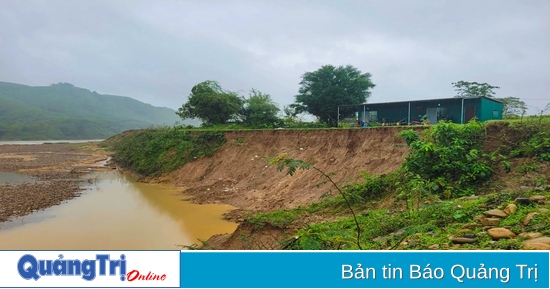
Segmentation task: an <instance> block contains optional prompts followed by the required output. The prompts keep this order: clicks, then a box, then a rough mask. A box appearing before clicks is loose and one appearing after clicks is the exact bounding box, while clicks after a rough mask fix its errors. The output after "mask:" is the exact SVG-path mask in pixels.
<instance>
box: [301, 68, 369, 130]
mask: <svg viewBox="0 0 550 289" xmlns="http://www.w3.org/2000/svg"><path fill="white" fill-rule="evenodd" d="M371 76H372V75H371V74H370V73H361V71H359V70H358V69H357V68H355V67H353V66H351V65H347V66H338V67H335V66H332V65H324V66H322V67H321V68H320V69H318V70H316V71H313V72H306V73H304V74H303V75H302V81H301V82H300V89H299V91H298V95H296V101H295V103H294V104H293V107H295V108H296V109H297V112H298V113H301V112H308V113H310V114H312V115H314V116H317V117H318V118H319V119H320V121H322V122H325V123H327V124H328V125H330V126H335V125H336V120H337V118H338V106H341V105H351V104H358V103H364V102H365V101H366V100H367V98H368V97H369V96H370V94H371V93H370V91H369V89H372V88H374V87H375V84H374V83H372V81H371ZM356 112H357V108H356V107H354V106H345V107H340V116H341V117H352V116H354V115H355V113H356Z"/></svg>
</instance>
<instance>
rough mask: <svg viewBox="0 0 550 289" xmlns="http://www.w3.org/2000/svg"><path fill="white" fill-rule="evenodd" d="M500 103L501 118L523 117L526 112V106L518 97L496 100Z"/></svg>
mask: <svg viewBox="0 0 550 289" xmlns="http://www.w3.org/2000/svg"><path fill="white" fill-rule="evenodd" d="M497 99H498V100H500V101H501V102H502V118H518V117H523V116H524V115H525V112H526V111H527V105H526V104H525V102H524V101H522V100H521V99H519V97H512V96H509V97H503V98H497Z"/></svg>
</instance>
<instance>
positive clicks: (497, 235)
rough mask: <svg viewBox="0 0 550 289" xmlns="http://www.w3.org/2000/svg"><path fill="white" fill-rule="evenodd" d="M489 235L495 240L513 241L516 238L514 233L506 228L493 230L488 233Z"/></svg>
mask: <svg viewBox="0 0 550 289" xmlns="http://www.w3.org/2000/svg"><path fill="white" fill-rule="evenodd" d="M487 234H489V236H491V238H493V239H495V240H499V239H511V238H513V237H515V236H516V234H514V232H512V231H510V230H508V229H506V228H492V229H489V230H488V231H487Z"/></svg>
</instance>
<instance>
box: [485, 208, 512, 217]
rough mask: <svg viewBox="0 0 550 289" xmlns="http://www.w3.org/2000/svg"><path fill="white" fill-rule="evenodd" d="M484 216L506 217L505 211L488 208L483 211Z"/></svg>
mask: <svg viewBox="0 0 550 289" xmlns="http://www.w3.org/2000/svg"><path fill="white" fill-rule="evenodd" d="M483 214H484V215H485V216H488V217H499V218H506V216H507V215H506V213H505V212H504V211H503V210H489V211H486V212H483Z"/></svg>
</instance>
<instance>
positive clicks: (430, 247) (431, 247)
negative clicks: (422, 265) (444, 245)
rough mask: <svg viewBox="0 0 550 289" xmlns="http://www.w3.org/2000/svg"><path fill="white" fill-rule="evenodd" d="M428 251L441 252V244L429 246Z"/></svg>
mask: <svg viewBox="0 0 550 289" xmlns="http://www.w3.org/2000/svg"><path fill="white" fill-rule="evenodd" d="M428 249H430V250H439V244H433V245H430V246H428Z"/></svg>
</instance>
